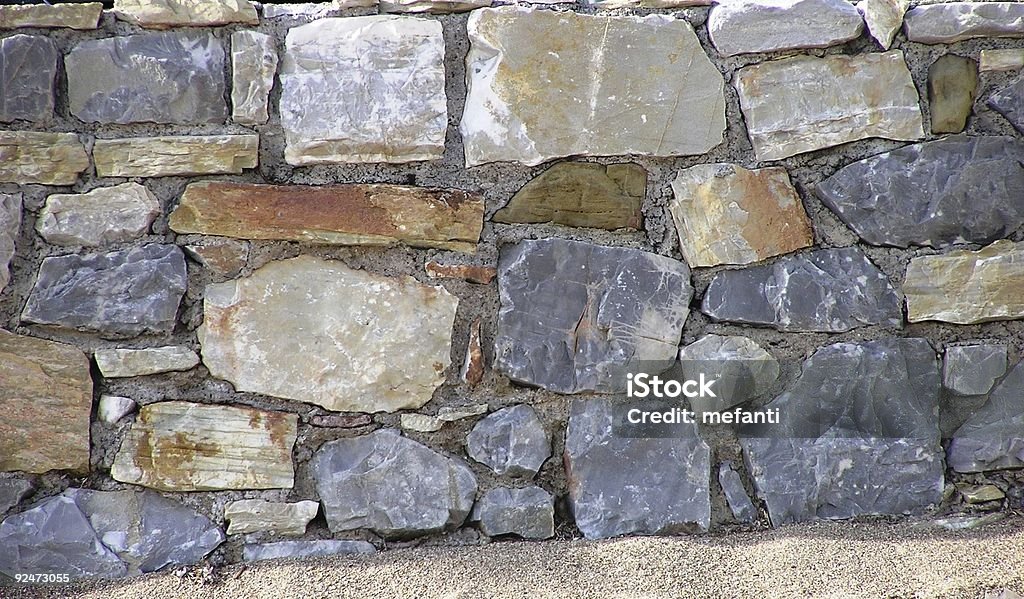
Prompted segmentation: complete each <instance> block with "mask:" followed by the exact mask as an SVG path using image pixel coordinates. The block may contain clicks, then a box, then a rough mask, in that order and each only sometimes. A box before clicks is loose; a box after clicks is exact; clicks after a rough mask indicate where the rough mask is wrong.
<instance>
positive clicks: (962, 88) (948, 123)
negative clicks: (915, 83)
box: [928, 54, 978, 133]
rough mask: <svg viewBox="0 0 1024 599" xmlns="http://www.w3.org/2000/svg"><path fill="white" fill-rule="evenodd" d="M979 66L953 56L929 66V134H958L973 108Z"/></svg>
mask: <svg viewBox="0 0 1024 599" xmlns="http://www.w3.org/2000/svg"><path fill="white" fill-rule="evenodd" d="M977 89H978V63H977V62H975V61H974V59H971V58H965V57H963V56H957V55H956V54H943V55H942V56H940V57H939V58H938V60H936V61H935V62H933V63H932V66H930V67H928V105H929V108H930V110H931V120H932V133H960V132H961V131H963V130H964V127H965V126H966V125H967V117H968V116H970V114H971V108H972V107H973V106H974V98H975V95H976V92H977Z"/></svg>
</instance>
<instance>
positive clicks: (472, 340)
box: [462, 318, 484, 387]
mask: <svg viewBox="0 0 1024 599" xmlns="http://www.w3.org/2000/svg"><path fill="white" fill-rule="evenodd" d="M483 378H484V352H483V348H481V347H480V319H479V318H477V319H476V320H474V321H473V324H471V325H469V343H468V344H467V347H466V361H465V363H464V364H463V365H462V380H463V381H465V382H466V383H467V384H468V385H469V386H470V387H476V386H477V385H479V384H480V381H482V380H483Z"/></svg>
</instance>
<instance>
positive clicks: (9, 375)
mask: <svg viewBox="0 0 1024 599" xmlns="http://www.w3.org/2000/svg"><path fill="white" fill-rule="evenodd" d="M0 398H2V404H3V412H4V417H3V418H2V419H0V472H5V471H15V470H20V471H23V472H30V473H34V474H41V473H43V472H48V471H50V470H71V471H73V472H76V473H80V474H82V473H86V472H88V471H89V417H90V412H91V411H92V378H91V377H90V376H89V360H88V358H86V356H85V354H83V353H82V352H81V351H80V350H79V349H77V348H75V347H72V346H70V345H64V344H62V343H54V342H52V341H45V340H43V339H36V338H34V337H24V336H21V335H15V334H12V333H8V332H7V331H2V330H0Z"/></svg>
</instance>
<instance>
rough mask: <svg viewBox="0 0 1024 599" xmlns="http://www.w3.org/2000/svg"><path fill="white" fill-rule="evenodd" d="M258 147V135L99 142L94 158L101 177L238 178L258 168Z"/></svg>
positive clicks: (140, 138) (131, 139)
mask: <svg viewBox="0 0 1024 599" xmlns="http://www.w3.org/2000/svg"><path fill="white" fill-rule="evenodd" d="M0 141H2V140H0ZM259 145H260V137H259V135H196V136H180V137H131V138H125V139H97V140H96V144H95V145H94V146H93V149H92V155H93V160H94V161H95V162H96V174H97V175H98V176H100V177H172V176H195V175H238V174H241V172H242V170H244V169H247V168H255V167H256V164H257V163H258V161H259ZM0 150H2V148H0ZM86 165H88V162H87V163H86ZM84 168H85V167H83V169H84ZM2 170H3V169H2V167H0V172H2Z"/></svg>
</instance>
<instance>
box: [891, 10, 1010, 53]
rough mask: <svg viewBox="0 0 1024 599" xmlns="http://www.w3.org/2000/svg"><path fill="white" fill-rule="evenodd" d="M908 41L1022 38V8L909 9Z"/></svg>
mask: <svg viewBox="0 0 1024 599" xmlns="http://www.w3.org/2000/svg"><path fill="white" fill-rule="evenodd" d="M903 31H904V33H906V34H907V39H908V40H910V41H912V42H920V43H922V44H952V43H953V42H959V41H962V40H967V39H971V38H976V37H1024V4H1019V3H1017V2H949V3H940V4H929V5H921V6H917V7H915V8H912V9H910V11H908V12H907V15H906V18H905V19H904V21H903Z"/></svg>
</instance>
